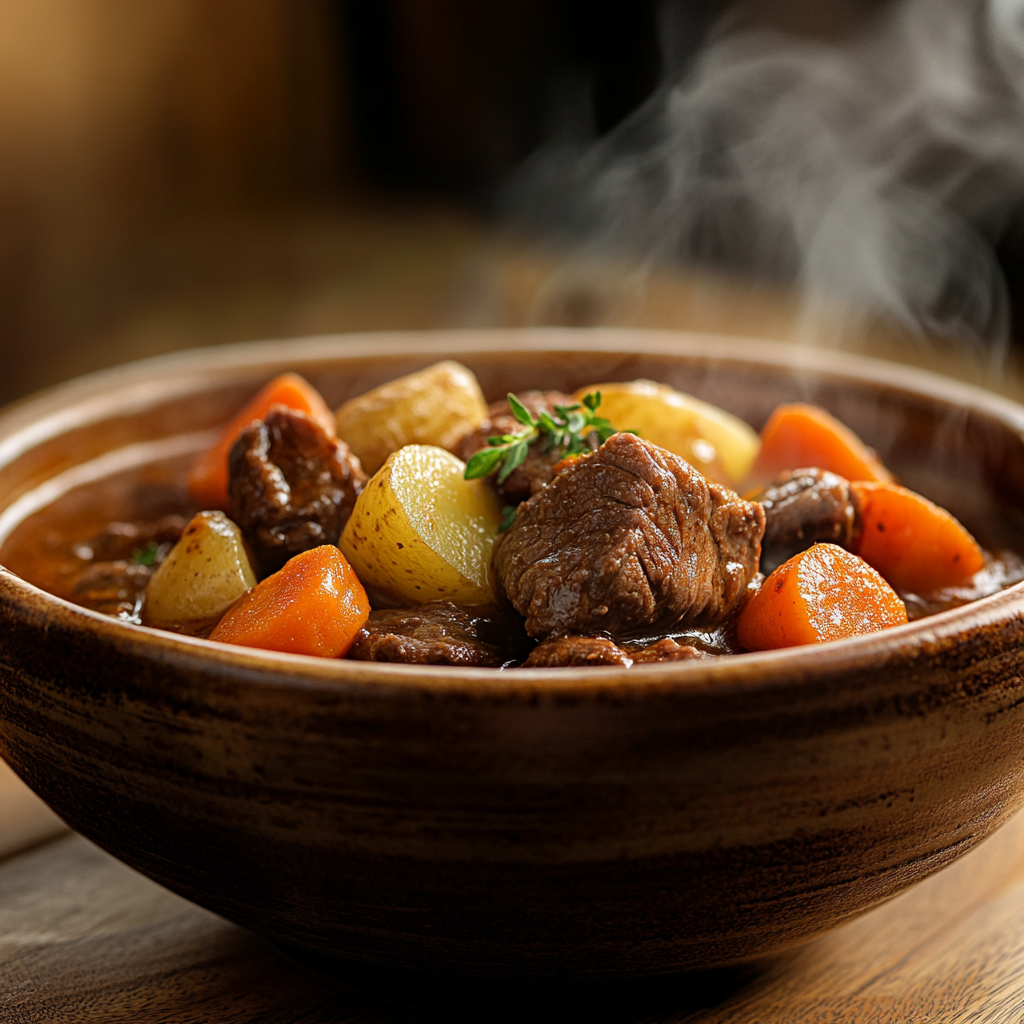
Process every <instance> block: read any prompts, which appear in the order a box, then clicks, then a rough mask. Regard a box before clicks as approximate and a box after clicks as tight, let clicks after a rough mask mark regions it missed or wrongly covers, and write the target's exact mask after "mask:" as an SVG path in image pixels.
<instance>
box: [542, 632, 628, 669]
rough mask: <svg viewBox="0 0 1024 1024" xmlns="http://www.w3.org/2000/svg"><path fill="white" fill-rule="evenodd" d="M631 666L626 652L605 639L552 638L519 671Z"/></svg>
mask: <svg viewBox="0 0 1024 1024" xmlns="http://www.w3.org/2000/svg"><path fill="white" fill-rule="evenodd" d="M632 664H633V661H632V659H631V658H630V657H629V655H628V654H626V652H625V651H624V650H623V649H622V648H621V647H619V645H618V644H616V643H615V641H614V640H612V639H611V637H607V636H553V637H550V638H549V639H547V640H544V641H542V642H541V643H539V644H537V646H536V647H534V649H533V650H532V651H531V652H530V656H529V657H528V658H527V659H526V661H524V662H523V668H573V667H576V666H590V665H618V666H619V667H621V668H629V666H630V665H632Z"/></svg>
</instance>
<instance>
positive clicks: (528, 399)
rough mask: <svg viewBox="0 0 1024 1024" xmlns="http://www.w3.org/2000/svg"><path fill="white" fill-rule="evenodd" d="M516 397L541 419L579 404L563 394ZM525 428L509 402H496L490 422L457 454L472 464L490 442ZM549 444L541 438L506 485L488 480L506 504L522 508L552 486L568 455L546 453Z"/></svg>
mask: <svg viewBox="0 0 1024 1024" xmlns="http://www.w3.org/2000/svg"><path fill="white" fill-rule="evenodd" d="M516 397H517V398H518V399H519V401H521V402H522V403H523V405H525V406H526V408H527V409H529V410H530V412H531V413H532V414H533V415H534V416H539V415H540V413H541V412H554V410H555V406H556V405H575V404H576V401H575V399H574V398H573V397H572V395H565V394H562V392H561V391H524V392H523V393H522V394H521V395H516ZM521 428H522V424H521V423H520V422H519V420H517V419H516V418H515V416H513V415H512V413H511V411H510V410H509V407H508V401H507V400H504V399H503V400H502V401H500V402H492V403H491V405H490V406H489V407H488V419H487V420H485V421H484V422H483V423H482V424H481V425H480V427H479V428H478V429H477V430H474V431H473V432H472V433H471V434H467V435H466V436H465V437H464V438H463V439H462V440H461V441H460V442H459V446H458V448H459V450H458V451H457V452H456V454H457V455H458V456H459V458H460V459H462V460H463V461H464V462H468V461H469V460H470V459H471V458H472V457H473V456H474V455H475V454H476V453H477V452H478V451H480V450H481V449H483V448H487V447H488V445H487V438H489V437H495V436H497V435H500V434H512V433H515V431H517V430H520V429H521ZM545 443H546V442H545V440H544V439H543V438H541V439H540V440H538V441H535V442H534V443H533V444H532V445H530V452H529V454H528V455H527V456H526V459H525V460H524V461H523V462H522V463H521V464H520V465H518V466H516V468H515V469H514V470H512V472H511V473H509V475H508V479H507V480H505V482H504V483H500V484H499V483H497V480H496V478H495V477H494V476H491V477H488V480H490V481H491V483H492V484H493V486H494V487H495V488H496V489H497V491H498V496H499V497H500V498H501V499H502V501H504V502H505V504H507V505H518V504H519V503H520V502H523V501H526V499H527V498H529V497H530V495H531V494H536V493H537V491H539V490H540V489H541V488H542V487H544V486H546V485H547V484H549V483H550V482H551V475H552V474H551V470H552V467H553V466H554V465H555V464H556V463H557V462H558V461H559V460H560V459H561V458H562V456H563V454H564V452H563V451H562V450H561V449H555V450H552V451H548V452H546V451H544V445H545Z"/></svg>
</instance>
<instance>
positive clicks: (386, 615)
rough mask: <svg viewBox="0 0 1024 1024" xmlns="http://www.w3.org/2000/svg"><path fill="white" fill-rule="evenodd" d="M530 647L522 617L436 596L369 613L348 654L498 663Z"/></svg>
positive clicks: (418, 660) (492, 665)
mask: <svg viewBox="0 0 1024 1024" xmlns="http://www.w3.org/2000/svg"><path fill="white" fill-rule="evenodd" d="M528 646H529V641H528V640H527V638H526V634H525V633H523V630H522V626H521V625H520V624H519V623H518V622H512V621H510V620H509V618H508V617H505V616H502V615H501V614H500V613H498V612H496V611H495V610H494V609H493V608H460V607H459V606H458V605H455V604H452V603H451V602H450V601H431V602H430V603H429V604H424V605H420V607H418V608H389V609H385V610H381V611H374V612H370V621H369V622H367V624H366V625H365V626H364V627H363V628H362V630H361V631H360V633H359V635H358V636H357V637H356V641H355V644H354V645H353V646H352V649H351V650H350V651H349V654H348V656H349V657H350V658H354V659H355V660H356V661H392V662H403V663H405V664H410V665H475V666H478V667H481V668H498V667H500V666H502V665H507V664H508V663H509V662H513V661H518V660H519V659H520V658H521V657H522V656H523V654H524V653H525V650H524V648H526V647H528Z"/></svg>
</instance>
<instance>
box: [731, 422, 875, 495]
mask: <svg viewBox="0 0 1024 1024" xmlns="http://www.w3.org/2000/svg"><path fill="white" fill-rule="evenodd" d="M810 466H814V467H816V468H818V469H827V470H830V471H831V472H833V473H838V474H839V475H840V476H845V477H846V479H847V480H878V481H882V482H888V481H890V480H892V474H891V473H890V472H889V470H887V469H886V468H885V466H883V465H882V463H881V462H880V461H879V459H878V456H877V455H875V453H874V452H873V451H872V450H871V449H870V448H868V446H867V445H866V444H864V442H863V441H862V440H861V439H860V438H859V437H858V436H857V435H856V434H855V433H854V432H853V431H852V430H850V428H849V427H847V426H845V425H844V424H842V423H840V422H839V420H837V419H836V418H835V417H834V416H832V415H831V414H829V413H827V412H825V410H824V409H821V408H819V407H818V406H816V405H804V404H802V403H795V404H793V405H780V406H779V407H778V408H777V409H776V410H775V412H773V413H772V414H771V416H769V417H768V422H767V423H766V424H765V425H764V429H763V430H762V431H761V451H760V453H759V454H758V457H757V460H756V462H755V463H754V468H753V470H752V473H751V475H752V478H753V479H754V481H755V482H756V483H767V482H768V481H769V480H774V479H775V477H777V476H778V475H779V474H780V473H782V472H783V471H785V470H787V469H806V468H808V467H810Z"/></svg>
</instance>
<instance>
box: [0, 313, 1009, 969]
mask: <svg viewBox="0 0 1024 1024" xmlns="http://www.w3.org/2000/svg"><path fill="white" fill-rule="evenodd" d="M444 357H451V358H455V359H458V360H460V361H461V362H464V363H465V364H467V365H468V366H470V367H471V368H472V369H473V370H474V371H475V372H476V373H477V375H478V377H479V379H480V381H481V384H482V386H483V387H484V390H485V392H486V393H487V395H488V398H489V399H493V398H496V397H499V396H501V395H503V394H504V393H505V392H507V391H509V390H512V391H517V390H521V389H526V388H530V387H543V388H558V389H562V390H568V391H571V390H573V389H574V388H576V387H578V386H581V385H584V384H587V383H591V382H594V381H599V380H616V379H618V380H626V379H633V378H638V377H648V378H652V379H656V380H660V381H664V382H666V383H669V384H671V385H674V386H676V387H679V388H681V389H682V390H685V391H688V392H691V393H693V394H696V395H698V396H699V397H701V398H704V399H706V400H708V401H711V402H714V403H716V404H719V405H721V406H723V407H725V408H727V409H729V410H731V411H733V412H736V413H737V414H739V415H741V416H743V417H744V418H745V419H747V420H748V421H749V422H750V423H751V424H752V425H753V426H755V427H758V428H759V427H760V426H761V425H762V424H763V422H764V420H765V419H766V417H767V415H768V414H769V413H770V411H771V410H772V409H773V408H774V407H775V406H776V405H777V404H778V403H780V402H782V401H791V400H810V401H817V402H820V403H821V404H823V405H825V406H826V407H827V408H829V409H830V410H831V411H832V412H833V413H835V414H836V415H837V416H839V417H840V418H841V419H842V420H844V421H845V422H847V423H848V424H849V425H850V426H852V427H853V428H854V429H855V430H856V431H858V432H859V433H860V434H861V435H862V436H863V437H864V438H865V440H867V441H868V443H869V444H871V445H873V446H874V447H875V448H877V449H878V450H879V452H880V453H881V455H882V457H883V458H884V459H885V460H886V461H887V463H888V464H889V465H890V466H891V467H892V468H893V469H894V470H895V471H896V472H897V474H898V475H899V476H900V477H901V479H902V480H903V481H904V482H905V483H907V484H908V485H909V486H911V487H913V488H915V489H918V490H920V491H922V492H924V493H926V494H928V495H929V496H930V497H932V498H933V499H935V500H937V501H939V502H940V503H944V504H946V505H947V506H949V507H950V508H951V509H952V510H953V511H954V512H955V513H956V514H957V515H958V516H960V517H961V518H962V519H963V520H964V522H965V523H966V524H967V525H968V526H970V527H972V528H975V529H977V530H978V531H979V533H981V534H982V536H983V538H984V537H985V536H989V535H997V534H998V535H1000V537H1001V536H1003V535H1006V536H1010V535H1012V534H1013V532H1014V530H1015V529H1016V528H1017V524H1018V522H1019V520H1020V514H1021V510H1022V509H1024V409H1022V408H1020V407H1019V406H1016V405H1014V404H1013V403H1010V402H1008V401H1006V400H1003V399H1000V398H997V397H995V396H993V395H990V394H988V393H986V392H984V391H979V390H976V389H971V388H968V387H965V386H961V385H959V384H956V383H953V382H950V381H946V380H943V379H940V378H936V377H932V376H929V375H927V374H922V373H920V372H917V371H911V370H906V369H903V368H899V367H895V366H890V365H886V364H880V363H871V362H868V361H864V360H856V359H852V358H849V357H840V356H838V355H835V354H825V353H814V352H809V351H806V350H800V351H798V350H795V349H791V348H787V347H785V346H778V345H771V344H767V343H760V342H755V341H744V340H730V339H725V338H717V337H716V338H709V337H700V336H692V335H682V334H663V333H654V332H651V333H646V332H637V331H631V332H625V331H623V332H615V331H586V332H571V331H532V332H464V333H452V332H448V333H444V334H436V335H374V336H351V337H338V338H322V339H309V340H299V341H290V342H280V343H261V344H258V345H248V346H236V347H232V348H226V349H212V350H204V351H197V352H193V353H185V354H182V355H178V356H174V357H169V358H163V359H159V360H153V361H149V362H145V363H140V364H135V365H132V366H128V367H125V368H122V369H119V370H116V371H110V372H106V373H103V374H98V375H95V376H93V377H90V378H85V379H83V380H81V381H78V382H74V383H72V384H70V385H66V386H64V387H62V388H59V389H56V390H55V391H52V392H50V393H47V394H44V395H42V396H39V397H37V398H34V399H31V400H28V401H26V402H24V403H21V404H20V405H18V406H15V407H13V408H11V409H10V410H8V411H7V412H6V413H5V414H4V415H3V416H2V417H0V538H2V539H4V541H5V543H4V546H3V548H2V549H0V558H2V560H3V562H4V565H6V566H9V568H4V569H0V754H2V755H3V757H4V758H5V759H6V760H7V761H8V762H9V763H10V764H11V765H12V766H13V768H14V769H15V770H16V771H17V772H18V774H19V775H20V776H21V777H22V778H23V779H24V780H25V781H26V782H27V783H28V784H29V785H30V786H31V787H32V788H33V789H34V790H35V791H36V792H37V793H39V794H40V795H41V796H42V797H43V798H44V799H45V800H46V801H47V802H48V803H49V804H50V805H51V806H52V807H53V808H54V810H56V812H57V813H58V814H60V815H61V817H63V818H64V819H65V820H66V821H67V822H68V823H69V824H70V825H71V826H72V827H73V828H75V829H77V830H78V831H80V832H82V833H83V834H84V835H86V836H87V837H88V838H90V839H92V840H93V841H94V842H96V843H98V844H99V845H100V846H101V847H103V848H104V849H106V850H108V851H110V852H111V853H112V854H114V855H115V856H117V857H119V858H120V859H121V860H123V861H125V862H126V863H128V864H130V865H131V866H132V867H134V868H136V869H138V870H139V871H141V872H143V873H144V874H146V875H148V876H149V877H151V878H153V879H155V880H156V881H158V882H160V883H162V884H163V885H165V886H167V887H168V888H169V889H172V890H173V891H175V892H177V893H180V894H182V895H183V896H185V897H187V898H189V899H191V900H194V901H195V902H196V903H199V904H201V905H203V906H205V907H208V908H210V909H212V910H214V911H216V912H218V913H220V914H222V915H223V916H225V917H227V918H228V919H230V920H232V921H235V922H238V923H240V924H242V925H245V926H247V927H249V928H252V929H254V930H256V931H258V932H261V933H263V934H264V935H267V936H268V937H270V938H272V939H274V940H277V941H279V942H282V943H286V944H288V945H290V946H292V947H296V948H299V949H304V950H308V951H311V952H315V953H317V954H326V955H328V956H333V957H338V958H341V959H346V960H350V961H357V962H362V963H366V964H373V965H378V966H380V965H386V966H390V967H395V968H401V969H405V970H413V971H432V972H442V973H448V974H451V975H461V976H478V977H504V978H534V979H552V978H559V979H577V980H578V979H587V978H627V977H644V976H651V975H657V974H666V973H671V972H675V971H681V970H690V969H696V968H706V967H712V966H716V965H722V964H728V963H737V962H742V961H745V960H750V959H752V958H755V957H759V956H762V955H765V954H768V953H772V952H775V951H778V950H782V949H785V948H787V947H790V946H793V945H796V944H798V943H800V942H803V941H806V940H807V939H809V938H811V937H812V936H814V935H816V934H819V933H820V932H822V931H824V930H826V929H829V928H832V927H834V926H836V925H838V924H840V923H842V922H843V921H846V920H848V919H849V918H850V917H852V916H853V915H855V914H858V913H861V912H863V911H865V910H867V909H869V908H871V907H873V906H875V905H876V904H878V903H880V902H881V901H883V900H886V899H888V898H890V897H892V896H894V895H895V894H897V893H898V892H900V891H902V890H903V889H905V888H906V887H907V886H909V885H911V884H912V883H914V882H916V881H918V880H920V879H922V878H924V877H926V876H927V875H929V874H930V873H932V872H934V871H936V870H938V869H939V868H941V867H943V866H944V865H946V864H948V863H950V862H951V861H952V860H953V859H954V858H956V857H957V856H959V855H960V854H962V853H963V852H965V851H967V850H968V849H970V848H971V847H972V846H974V845H975V844H976V843H977V842H979V841H980V840H982V839H983V838H984V837H985V836H987V835H988V834H989V833H990V832H992V831H993V830H994V829H995V828H997V827H998V826H999V825H1000V824H1001V823H1002V822H1004V821H1005V820H1006V819H1007V818H1008V817H1009V816H1010V815H1011V814H1013V813H1014V811H1016V810H1017V809H1018V807H1019V806H1020V804H1021V802H1022V799H1024V672H1022V667H1024V648H1022V640H1024V587H1022V586H1015V587H1011V588H1010V589H1008V590H1005V591H1003V592H1001V593H999V594H996V595H994V596H991V597H987V598H984V599H982V600H979V601H976V602H974V603H972V604H969V605H965V606H964V607H961V608H958V609H955V610H953V611H947V612H943V613H941V614H939V615H936V616H933V617H930V618H927V619H923V620H920V621H917V622H913V623H911V624H909V625H907V626H901V627H898V628H896V629H892V630H889V631H886V632H884V633H879V634H875V635H872V636H867V637H861V638H858V639H855V640H849V641H842V642H839V643H833V644H828V645H822V646H820V647H816V648H800V649H794V650H787V651H776V652H769V653H763V654H751V655H742V656H737V657H723V658H718V659H712V660H709V661H699V662H692V663H682V664H680V663H675V664H666V665H650V666H643V667H639V668H633V669H618V668H602V669H532V670H526V669H522V670H519V669H517V670H510V671H505V672H498V671H497V670H484V669H462V668H458V669H449V668H443V667H434V666H403V665H383V664H368V663H359V662H349V661H323V660H318V659H311V658H303V657H298V656H289V655H282V654H274V653H269V652H261V651H252V650H246V649H242V648H230V647H226V646H223V645H219V644H213V643H210V642H208V641H204V640H198V639H191V638H185V637H179V636H175V635H171V634H167V633H160V632H157V631H155V630H149V629H145V628H143V627H140V626H133V625H129V624H125V623H121V622H118V621H116V620H112V619H108V618H105V617H103V616H100V615H98V614H95V613H92V612H89V611H86V610H83V609H81V608H78V607H76V606H74V605H72V604H70V603H68V602H67V601H64V600H62V599H60V598H57V597H54V596H51V595H50V594H47V593H45V592H43V591H42V590H41V589H39V588H38V587H36V586H35V585H33V583H32V582H31V581H30V580H29V579H25V578H21V577H20V576H19V575H17V574H16V572H15V571H11V570H17V569H18V568H19V562H18V559H19V538H21V537H23V536H25V534H24V531H25V530H26V529H28V528H29V526H30V525H31V524H33V523H36V524H38V523H40V522H42V523H43V524H44V525H45V523H46V522H47V516H53V515H56V512H54V510H58V511H59V512H60V514H61V515H63V516H64V517H65V518H64V520H63V521H68V516H73V515H74V513H75V509H76V508H86V507H89V506H90V503H91V504H92V505H96V504H97V503H99V504H101V505H102V507H103V508H104V509H107V510H109V512H110V517H111V518H116V517H117V516H120V515H125V514H129V513H130V512H131V507H130V506H131V503H132V502H137V501H138V494H139V488H140V486H145V485H146V484H147V481H148V480H150V479H151V478H152V477H153V474H154V473H158V472H161V471H164V470H166V471H168V472H169V471H172V470H176V469H180V468H183V467H184V466H186V465H187V464H188V460H189V459H190V458H191V456H192V455H193V454H194V453H195V452H196V451H198V450H200V449H201V448H202V447H203V445H205V444H207V443H209V439H210V436H211V434H210V431H211V430H213V429H214V428H215V427H216V425H217V424H219V423H222V422H224V421H225V420H226V419H227V418H228V416H229V415H230V414H231V413H233V412H234V411H235V410H236V409H237V408H238V407H239V406H240V405H241V404H242V402H243V401H244V400H245V399H246V398H247V397H248V396H249V395H251V394H252V393H253V392H254V391H255V390H256V389H257V388H258V387H259V386H260V385H261V384H263V383H264V382H265V381H266V380H267V379H269V378H270V377H271V376H272V375H274V374H276V373H278V372H280V371H282V370H284V369H294V370H297V371H298V372H300V373H302V374H303V375H305V376H306V377H307V378H308V379H309V380H310V381H311V382H312V383H313V384H314V385H315V386H317V387H318V388H319V389H320V390H321V391H322V393H323V394H324V395H325V397H326V398H327V399H328V401H329V403H331V404H332V405H333V404H338V403H340V402H341V401H343V400H344V399H345V398H347V397H350V396H352V395H355V394H358V393H360V392H362V391H364V390H366V389H367V388H369V387H372V386H374V385H376V384H378V383H380V382H383V381H385V380H388V379H391V378H393V377H396V376H399V375H401V374H403V373H407V372H410V371H411V370H414V369H417V368H419V367H422V366H426V365H428V364H430V363H432V362H434V361H436V360H438V359H440V358H444ZM168 467H169V469H168ZM36 532H37V535H38V534H39V530H38V529H37V531H36ZM44 533H45V531H44ZM996 539H997V540H998V539H999V538H998V537H997V538H996Z"/></svg>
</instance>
